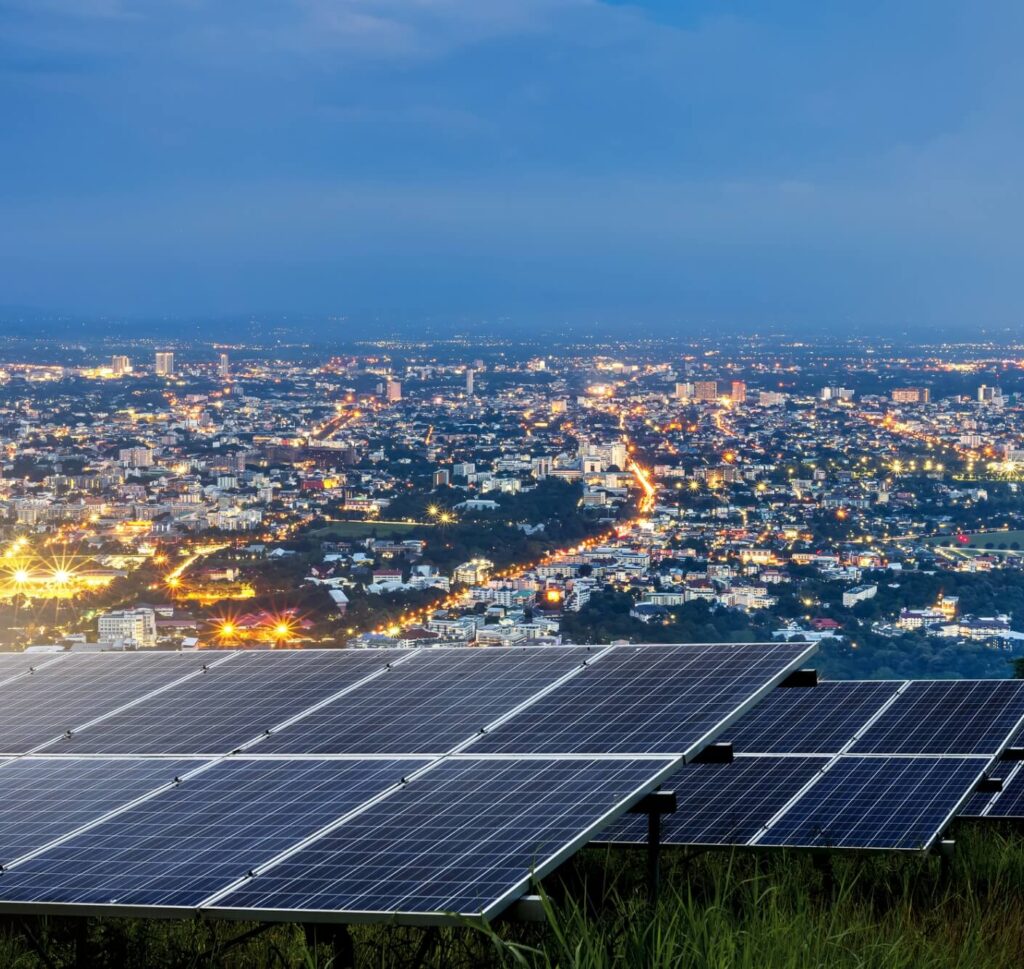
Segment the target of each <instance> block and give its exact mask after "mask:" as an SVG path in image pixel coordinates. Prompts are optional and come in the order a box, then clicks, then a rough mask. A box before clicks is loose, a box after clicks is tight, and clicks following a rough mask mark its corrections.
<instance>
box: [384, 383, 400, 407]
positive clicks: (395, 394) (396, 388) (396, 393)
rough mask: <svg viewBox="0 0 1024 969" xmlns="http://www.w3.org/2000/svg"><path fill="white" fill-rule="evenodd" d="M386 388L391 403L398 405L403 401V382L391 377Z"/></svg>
mask: <svg viewBox="0 0 1024 969" xmlns="http://www.w3.org/2000/svg"><path fill="white" fill-rule="evenodd" d="M386 388H387V390H386V393H387V398H388V401H389V402H390V403H392V404H396V403H398V401H400V400H401V399H402V382H401V381H400V380H395V379H394V378H393V377H389V378H388V382H387V385H386Z"/></svg>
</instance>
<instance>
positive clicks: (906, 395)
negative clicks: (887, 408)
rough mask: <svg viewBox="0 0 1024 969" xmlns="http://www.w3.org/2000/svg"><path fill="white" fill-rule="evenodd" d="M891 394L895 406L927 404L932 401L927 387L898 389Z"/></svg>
mask: <svg viewBox="0 0 1024 969" xmlns="http://www.w3.org/2000/svg"><path fill="white" fill-rule="evenodd" d="M890 393H891V396H892V402H893V403H894V404H927V403H928V401H930V400H931V399H932V392H931V391H930V390H929V389H928V388H927V387H896V388H894V389H893V390H892V391H891V392H890Z"/></svg>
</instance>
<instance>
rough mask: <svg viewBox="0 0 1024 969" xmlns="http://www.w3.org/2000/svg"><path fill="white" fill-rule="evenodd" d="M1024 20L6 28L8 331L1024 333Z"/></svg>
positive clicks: (244, 12)
mask: <svg viewBox="0 0 1024 969" xmlns="http://www.w3.org/2000/svg"><path fill="white" fill-rule="evenodd" d="M1022 28H1024V5H1022V4H1021V3H1020V2H1019V0H982V2H979V3H964V2H962V0H957V2H948V0H886V2H878V0H857V2H845V0H844V2H840V0H835V2H833V0H814V2H812V0H761V2H754V0H735V2H732V0H678V2H668V0H664V2H656V0H649V2H642V0H638V2H635V3H625V2H614V3H613V2H598V0H0V123H2V130H3V139H2V141H0V304H2V305H6V306H35V307H45V308H57V309H63V310H70V311H76V312H83V313H123V314H181V315H192V316H201V315H203V314H208V315H214V314H229V313H246V312H250V311H252V312H280V313H284V312H303V313H312V314H320V313H322V314H344V315H350V317H351V318H359V317H360V315H361V314H362V315H365V316H366V317H367V318H370V317H371V316H372V315H374V314H383V315H385V316H388V315H391V316H395V317H404V318H416V317H418V316H422V317H423V318H432V319H434V320H444V319H448V318H452V319H456V318H457V319H461V320H465V319H474V318H480V319H487V320H494V319H498V318H509V319H512V320H518V321H522V322H535V323H536V322H541V323H554V322H557V321H558V320H560V319H562V318H566V319H568V318H573V319H582V320H586V319H594V320H603V321H623V322H630V323H631V322H635V321H649V322H657V323H661V324H670V325H680V326H687V325H690V326H708V325H732V324H736V325H740V326H758V327H760V326H762V325H766V324H783V325H786V324H795V325H801V326H803V325H807V326H820V327H821V328H823V329H831V330H835V331H836V332H847V331H857V330H860V329H863V330H875V331H878V330H881V331H885V330H886V329H887V328H889V327H891V326H893V325H901V324H911V325H916V326H931V325H942V326H951V327H958V328H960V329H962V330H963V331H964V332H968V333H969V332H971V331H972V330H973V329H975V328H977V327H981V326H985V327H988V326H1014V325H1017V324H1018V322H1019V321H1020V319H1021V315H1022V314H1021V311H1022V308H1024V284H1022V273H1021V269H1020V266H1019V263H1020V260H1021V257H1020V249H1021V242H1020V239H1021V235H1022V222H1024V219H1022V217H1024V202H1022V191H1021V189H1022V182H1024V166H1022V163H1021V156H1022V153H1021V149H1022V147H1024V138H1022V128H1024V66H1022V65H1024V60H1022V57H1021V48H1022V42H1024V29H1022Z"/></svg>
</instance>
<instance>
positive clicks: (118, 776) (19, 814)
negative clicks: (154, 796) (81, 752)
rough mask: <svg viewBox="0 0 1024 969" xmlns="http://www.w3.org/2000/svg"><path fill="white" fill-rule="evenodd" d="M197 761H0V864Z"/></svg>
mask: <svg viewBox="0 0 1024 969" xmlns="http://www.w3.org/2000/svg"><path fill="white" fill-rule="evenodd" d="M202 763H203V761H201V760H193V761H178V760H164V759H160V760H157V759H151V760H120V759H117V760H107V759H99V758H96V759H89V760H63V759H58V758H54V759H42V758H36V757H25V758H22V759H20V760H12V761H8V762H7V763H6V764H4V765H3V766H0V865H4V864H7V863H9V862H11V861H13V860H14V859H15V858H18V857H20V856H21V855H25V854H28V853H29V852H30V851H35V850H36V849H38V848H41V847H42V846H43V845H45V844H48V843H49V842H51V841H53V840H54V839H55V838H59V837H62V836H63V835H66V834H68V833H70V832H71V831H73V830H74V829H75V828H77V827H80V826H81V825H83V824H87V823H89V822H90V821H94V820H95V819H97V818H99V817H101V816H102V815H104V814H106V813H107V812H108V811H112V810H114V809H115V808H117V807H120V806H121V805H122V804H126V803H127V802H129V801H132V800H134V799H135V798H137V797H140V796H141V795H143V794H145V793H147V792H148V791H152V790H155V789H156V788H158V787H160V786H161V785H162V784H167V783H170V782H171V781H173V780H174V778H175V777H176V776H177V775H178V774H181V773H184V772H185V771H188V770H192V769H194V768H195V767H198V766H199V765H201V764H202Z"/></svg>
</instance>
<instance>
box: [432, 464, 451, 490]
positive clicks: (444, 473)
mask: <svg viewBox="0 0 1024 969" xmlns="http://www.w3.org/2000/svg"><path fill="white" fill-rule="evenodd" d="M450 484H451V473H450V472H449V471H448V469H447V468H440V469H439V470H437V471H435V472H434V487H435V488H446V487H447V486H448V485H450Z"/></svg>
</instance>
